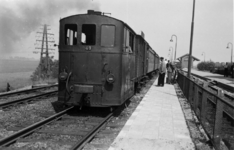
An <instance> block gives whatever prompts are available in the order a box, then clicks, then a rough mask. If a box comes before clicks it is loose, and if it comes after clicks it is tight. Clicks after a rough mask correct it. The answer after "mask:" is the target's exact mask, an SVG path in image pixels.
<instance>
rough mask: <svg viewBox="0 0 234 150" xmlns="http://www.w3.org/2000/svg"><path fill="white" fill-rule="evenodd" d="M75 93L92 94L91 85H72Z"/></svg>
mask: <svg viewBox="0 0 234 150" xmlns="http://www.w3.org/2000/svg"><path fill="white" fill-rule="evenodd" d="M74 88H75V89H74V91H75V93H93V85H74Z"/></svg>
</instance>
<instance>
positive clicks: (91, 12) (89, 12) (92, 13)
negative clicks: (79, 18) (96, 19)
mask: <svg viewBox="0 0 234 150" xmlns="http://www.w3.org/2000/svg"><path fill="white" fill-rule="evenodd" d="M88 14H89V15H102V12H100V11H94V10H88Z"/></svg>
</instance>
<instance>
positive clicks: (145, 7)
mask: <svg viewBox="0 0 234 150" xmlns="http://www.w3.org/2000/svg"><path fill="white" fill-rule="evenodd" d="M0 2H1V6H0V52H1V56H0V58H3V57H10V56H14V57H15V56H18V57H30V58H31V57H32V58H36V59H39V58H40V55H39V54H34V53H33V51H38V50H37V49H35V47H38V46H40V43H39V42H36V40H37V39H39V40H40V38H41V35H40V34H38V33H37V32H41V31H42V25H43V24H48V25H50V26H49V28H50V30H49V31H48V32H50V33H53V34H54V37H53V38H54V40H55V43H56V44H58V36H59V35H58V33H59V30H58V29H59V20H60V19H61V18H64V17H67V16H69V15H74V14H84V13H86V12H87V10H88V9H94V10H97V11H102V12H107V13H111V17H114V18H117V19H120V20H122V21H124V22H125V23H127V24H128V25H129V26H131V27H132V29H133V30H134V31H135V32H136V33H138V34H140V32H141V31H143V32H144V34H145V39H146V41H147V42H148V43H149V44H150V46H151V47H152V48H153V49H154V50H155V51H156V53H158V54H159V55H160V56H162V57H165V58H168V57H170V55H169V54H172V53H171V52H170V51H169V49H173V53H174V52H175V45H176V44H177V47H176V57H177V58H178V57H180V56H182V55H184V54H188V53H189V48H190V35H191V22H192V9H193V0H66V1H64V0H50V1H48V0H40V1H39V0H0ZM194 15H195V17H194V34H193V47H192V55H193V56H194V57H196V58H198V59H200V60H201V61H203V60H204V59H205V60H206V61H208V60H212V61H214V62H229V61H230V59H231V45H229V48H227V44H228V43H229V42H231V43H233V19H234V18H233V0H196V2H195V14H194ZM172 35H176V36H177V41H176V38H175V37H173V42H170V39H171V36H172ZM52 45H53V44H51V48H53V46H52ZM54 53H55V54H54V55H55V58H57V57H58V50H57V48H56V47H55V51H54ZM202 54H203V55H202ZM233 60H234V59H233Z"/></svg>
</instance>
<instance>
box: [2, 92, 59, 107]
mask: <svg viewBox="0 0 234 150" xmlns="http://www.w3.org/2000/svg"><path fill="white" fill-rule="evenodd" d="M57 92H58V90H56V91H51V92H47V93H43V94H40V95H36V96H31V97H27V98H23V99H18V100H14V101H9V102H5V103H0V109H1V108H3V107H9V106H12V105H15V104H19V103H23V102H27V101H32V100H33V99H36V98H40V97H44V96H47V95H51V94H54V93H57Z"/></svg>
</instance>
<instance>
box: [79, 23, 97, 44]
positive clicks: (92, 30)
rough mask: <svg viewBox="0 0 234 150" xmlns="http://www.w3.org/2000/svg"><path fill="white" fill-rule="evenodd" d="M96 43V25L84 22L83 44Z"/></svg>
mask: <svg viewBox="0 0 234 150" xmlns="http://www.w3.org/2000/svg"><path fill="white" fill-rule="evenodd" d="M95 43H96V25H94V24H83V25H82V33H81V44H82V45H95Z"/></svg>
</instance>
